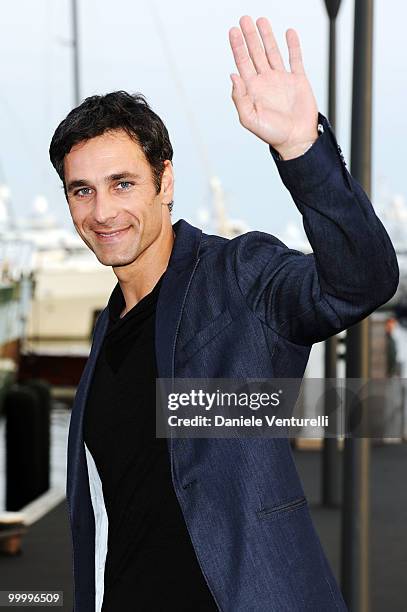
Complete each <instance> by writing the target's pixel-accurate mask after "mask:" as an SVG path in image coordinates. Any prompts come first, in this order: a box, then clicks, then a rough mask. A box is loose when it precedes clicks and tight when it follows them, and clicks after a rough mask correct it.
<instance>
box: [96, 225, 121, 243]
mask: <svg viewBox="0 0 407 612" xmlns="http://www.w3.org/2000/svg"><path fill="white" fill-rule="evenodd" d="M129 229H130V226H129V227H124V228H123V229H120V230H113V231H110V232H96V231H95V234H96V236H97V239H98V241H100V242H116V241H117V240H120V239H121V238H122V237H123V236H124V234H125V233H126V232H127V231H128V230H129Z"/></svg>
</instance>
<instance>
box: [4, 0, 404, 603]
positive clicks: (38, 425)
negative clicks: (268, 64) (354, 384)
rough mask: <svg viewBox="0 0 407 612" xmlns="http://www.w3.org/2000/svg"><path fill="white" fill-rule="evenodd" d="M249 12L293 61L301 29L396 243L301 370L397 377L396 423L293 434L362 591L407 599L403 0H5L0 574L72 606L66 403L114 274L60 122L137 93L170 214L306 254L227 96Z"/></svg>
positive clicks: (336, 123)
mask: <svg viewBox="0 0 407 612" xmlns="http://www.w3.org/2000/svg"><path fill="white" fill-rule="evenodd" d="M247 13H249V14H251V15H252V17H253V18H257V17H259V16H267V17H268V18H269V19H270V20H271V23H272V26H273V29H274V32H275V35H276V38H277V41H278V43H279V45H280V49H281V50H282V53H283V56H284V58H286V65H287V66H288V54H287V48H286V42H285V31H286V30H287V29H288V28H289V27H292V28H295V29H296V30H297V31H298V33H299V35H300V39H301V44H302V50H303V57H304V63H305V68H306V71H307V74H308V78H309V80H310V82H311V84H312V86H313V89H314V92H315V95H316V98H317V101H318V105H319V110H320V112H322V113H323V114H324V115H326V116H328V117H329V119H330V120H331V123H332V125H333V127H334V129H335V132H336V136H337V139H338V142H339V143H340V145H341V148H342V151H343V154H344V156H345V159H346V160H347V162H348V167H351V168H352V173H353V174H354V176H355V177H356V178H358V180H360V182H361V183H362V184H363V186H364V187H365V189H366V191H367V192H368V193H369V194H370V196H371V200H372V202H373V205H374V207H375V210H376V212H377V214H378V215H379V217H380V218H381V220H382V222H383V224H384V225H385V227H386V229H387V231H388V233H389V234H390V236H391V238H392V240H393V244H394V246H395V248H396V251H397V254H398V260H399V266H400V271H401V279H400V286H399V289H398V291H397V293H396V295H395V296H394V298H392V300H391V301H390V302H389V303H388V304H386V305H384V306H383V307H381V308H380V309H379V311H377V312H376V313H374V314H373V315H371V317H369V321H366V324H367V327H366V326H365V327H363V326H361V327H360V328H359V329H358V330H356V332H355V330H353V332H352V333H350V332H348V333H345V332H344V333H342V334H340V336H339V337H338V338H335V339H334V340H333V341H332V342H330V343H319V344H316V345H314V347H313V349H312V351H311V357H310V361H309V364H308V367H307V371H306V376H307V377H309V378H335V377H344V376H353V377H361V376H366V375H368V376H371V377H374V378H388V379H391V381H392V384H393V388H394V395H392V396H391V398H389V403H388V405H387V404H386V405H383V415H384V416H386V419H384V420H383V423H384V421H386V423H388V422H389V418H390V416H391V418H392V419H393V421H392V429H391V432H389V431H387V430H386V426H385V425H383V424H382V425H381V424H380V423H379V430H378V434H377V438H375V439H374V440H369V441H367V442H366V441H357V442H356V443H355V445H354V446H351V445H348V446H347V444H346V443H344V441H343V440H336V439H335V440H334V444H332V442H327V441H326V440H325V441H324V440H323V439H322V438H320V439H315V440H310V439H301V438H300V439H298V440H296V441H294V442H293V449H294V453H295V457H296V460H297V465H298V469H299V471H300V473H301V476H302V478H303V481H304V486H305V488H306V492H307V495H308V499H309V501H310V504H311V508H312V512H313V517H314V521H315V525H316V528H317V530H318V532H319V534H320V536H321V539H322V542H323V545H324V547H325V550H326V552H327V555H328V557H329V559H330V561H331V563H332V566H333V568H334V571H335V573H336V575H337V578H338V580H339V581H340V582H341V584H342V587H343V590H344V593H345V596H346V600H347V603H348V605H349V608H350V609H351V610H352V612H353V611H358V612H359V611H360V612H365V611H367V610H372V611H374V612H379V611H382V610H385V609H386V610H387V609H391V610H392V611H400V612H401V611H402V610H407V593H406V589H405V584H404V582H405V581H404V575H405V573H406V570H407V533H406V530H405V521H406V518H407V514H406V512H407V492H406V487H405V485H404V481H405V473H406V459H407V450H406V444H405V441H406V436H407V433H406V432H407V425H406V418H405V416H406V402H405V396H404V395H403V390H404V386H403V381H404V379H405V378H406V377H407V370H406V368H407V342H406V338H407V203H406V201H407V200H406V198H407V187H406V183H405V182H404V181H405V176H404V175H405V168H404V165H405V150H404V149H405V147H404V143H405V141H406V140H407V119H406V118H405V112H404V111H403V108H405V107H404V104H405V99H406V97H407V80H406V78H405V65H404V63H405V58H404V55H405V54H403V53H402V49H403V41H404V37H405V27H404V24H405V21H406V18H407V8H406V6H405V4H404V3H403V2H401V1H400V0H388V1H387V2H376V3H374V10H373V0H370V1H367V0H365V1H363V0H342V2H340V1H339V0H337V1H333V2H328V1H327V2H324V1H323V0H308V1H307V2H300V1H299V0H285V1H284V2H282V3H281V2H275V1H268V2H266V1H263V0H251V2H250V3H249V4H248V3H247V2H243V0H234V2H231V1H229V0H224V1H223V2H221V3H220V2H215V1H214V0H207V1H206V2H205V3H189V4H186V3H185V2H181V1H180V0H174V1H173V2H171V3H161V2H158V0H157V1H152V0H148V1H147V2H143V3H137V2H132V1H130V0H116V2H115V3H114V8H113V9H112V5H111V3H108V2H107V1H106V0H97V1H96V0H36V2H35V3H34V2H31V1H29V0H20V2H18V3H17V2H15V3H2V11H1V22H0V54H1V58H2V60H1V61H0V551H1V552H0V590H6V589H17V588H18V589H20V590H21V589H35V590H40V589H45V588H48V589H53V590H58V591H63V592H64V609H66V610H71V609H72V576H71V572H72V564H71V540H70V534H69V525H68V522H67V521H68V519H67V510H66V502H65V478H66V443H67V434H68V426H69V419H70V410H71V406H72V401H73V397H74V394H75V389H76V385H77V383H78V380H79V377H80V374H81V372H82V369H83V367H84V364H85V362H86V358H87V356H88V354H89V348H90V341H91V336H92V331H93V326H94V322H95V319H96V317H97V315H98V313H99V312H100V311H101V310H102V309H103V308H104V306H105V305H106V302H107V300H108V297H109V295H110V293H111V291H112V289H113V287H114V285H115V283H116V277H115V276H114V274H113V272H112V270H111V268H105V267H103V266H102V265H101V264H100V263H99V262H98V261H97V260H96V258H95V257H94V255H93V254H92V253H91V252H90V251H89V250H88V249H87V247H86V246H85V245H84V243H82V241H81V239H80V238H79V236H77V234H76V233H75V230H74V228H73V226H72V223H71V219H70V215H69V211H68V206H67V203H66V201H65V197H64V193H63V190H62V185H61V183H60V181H59V178H58V177H57V175H56V173H55V171H54V169H53V168H52V166H51V164H50V162H49V157H48V148H49V143H50V140H51V138H52V135H53V132H54V130H55V128H56V126H57V125H58V124H59V122H60V121H61V120H62V119H63V118H64V117H65V115H66V114H67V113H68V112H69V110H70V109H71V108H72V107H74V106H75V105H77V104H78V103H79V102H80V101H81V100H82V99H84V98H85V97H87V96H89V95H93V94H96V93H97V94H100V93H107V92H109V91H113V90H118V89H124V90H127V91H129V92H141V93H143V94H144V95H145V96H146V98H147V100H148V102H149V103H150V104H151V106H152V108H153V109H154V110H155V111H156V112H157V113H158V114H159V115H160V116H161V118H162V119H163V121H164V123H165V124H166V125H167V127H168V130H169V133H170V137H171V140H172V144H173V147H174V169H175V178H176V190H175V198H174V208H173V213H172V216H173V220H174V222H175V221H176V220H177V219H179V218H184V219H186V220H187V221H188V222H190V223H192V224H194V225H197V226H199V227H201V228H202V229H203V230H204V231H205V232H207V233H216V234H220V235H223V236H227V237H231V238H232V237H234V236H237V235H239V234H241V233H243V232H245V231H248V230H252V229H256V230H262V231H266V232H269V233H271V234H274V235H276V236H277V237H278V238H280V239H281V240H282V241H283V242H285V244H287V245H288V246H290V247H292V248H296V249H299V250H302V251H304V252H309V251H310V246H309V243H308V241H307V239H306V236H305V233H304V230H303V227H302V221H301V216H300V214H299V212H298V210H297V209H296V207H295V205H294V203H293V201H292V199H291V196H290V194H289V193H288V192H287V191H286V189H285V188H284V186H283V185H282V183H281V181H280V178H279V175H278V172H277V170H276V168H275V165H274V162H273V160H272V158H271V156H270V153H269V151H268V147H267V145H265V143H263V142H261V141H260V140H258V139H256V138H255V137H254V136H253V135H252V134H250V133H249V132H247V131H246V130H244V129H243V128H242V127H241V126H240V124H239V122H238V118H237V113H236V110H235V107H234V105H233V102H232V100H231V81H230V78H229V74H230V73H231V72H234V71H235V70H236V69H235V66H234V62H233V58H232V54H231V50H230V47H229V41H228V30H229V28H230V27H232V26H233V25H238V20H239V18H240V16H241V15H244V14H247ZM329 15H330V18H329ZM355 17H356V19H355ZM355 24H356V25H355ZM335 33H336V34H335ZM335 35H336V41H335ZM330 41H331V45H330ZM334 43H335V44H334ZM334 48H335V49H336V57H335V56H334V53H333V49H334ZM330 49H331V50H330ZM369 58H370V60H369ZM355 59H357V61H356V62H355ZM329 84H330V85H329ZM361 88H362V89H361ZM351 164H352V166H351ZM361 168H363V170H361ZM243 169H244V171H242V170H243ZM352 334H353V335H352ZM362 346H363V350H362V351H361V350H360V348H361V347H362ZM360 353H363V354H365V355H368V360H366V359H365V358H364V357H363V356H362V357H360ZM389 415H390V416H389ZM394 423H396V425H394ZM380 427H381V429H380ZM401 483H403V484H401Z"/></svg>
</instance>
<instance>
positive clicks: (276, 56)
mask: <svg viewBox="0 0 407 612" xmlns="http://www.w3.org/2000/svg"><path fill="white" fill-rule="evenodd" d="M239 24H240V28H241V30H240V29H239V28H237V27H235V28H231V29H230V30H229V40H230V45H231V47H232V52H233V57H234V59H235V62H236V66H237V69H238V71H239V74H240V76H241V77H242V78H243V79H244V80H246V79H249V78H250V77H252V76H255V75H256V74H262V73H263V74H264V73H266V72H268V71H270V70H271V69H272V70H285V66H284V61H283V58H282V56H281V53H280V49H279V48H278V45H277V42H276V39H275V37H274V34H273V30H272V29H271V25H270V22H269V20H268V19H266V17H259V19H257V21H256V25H257V29H256V27H255V25H254V23H253V20H252V18H251V17H249V16H247V15H245V16H244V17H241V18H240V20H239ZM258 33H260V37H261V38H260V37H259V34H258ZM286 40H287V46H288V56H289V63H290V68H291V72H293V73H297V74H304V72H305V71H304V66H303V61H302V52H301V45H300V39H299V37H298V34H297V32H296V31H295V30H293V29H291V28H290V29H289V30H287V32H286Z"/></svg>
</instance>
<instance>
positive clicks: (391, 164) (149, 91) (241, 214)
mask: <svg viewBox="0 0 407 612" xmlns="http://www.w3.org/2000/svg"><path fill="white" fill-rule="evenodd" d="M78 4H79V23H80V29H79V50H80V67H81V70H80V83H81V98H82V99H83V98H85V97H86V96H89V95H93V94H95V93H99V94H100V93H107V92H108V91H113V90H117V89H124V90H127V91H130V92H141V93H143V94H144V95H145V96H146V98H147V100H148V101H149V103H150V104H151V106H152V107H153V109H154V110H155V111H156V112H157V113H158V114H159V115H160V116H161V118H162V119H163V121H164V123H165V124H166V125H167V128H168V130H169V133H170V137H171V141H172V144H173V148H174V160H173V161H174V171H175V180H176V188H175V198H174V202H175V204H174V210H173V219H174V221H176V220H177V219H179V218H181V217H182V218H184V219H186V220H188V221H189V222H191V223H193V224H194V225H198V226H201V227H204V225H203V223H204V222H203V217H202V213H201V212H200V211H201V210H202V209H207V210H209V211H212V209H213V206H212V197H211V190H210V186H209V178H210V176H213V175H216V176H217V177H219V179H220V181H221V184H222V187H223V190H224V192H225V202H226V208H227V212H228V215H229V216H230V217H231V218H238V219H243V220H244V221H245V222H246V224H247V225H248V227H249V228H250V229H258V230H262V231H267V232H269V233H272V234H274V235H277V236H280V237H281V236H282V234H283V233H284V231H285V228H286V227H287V224H290V223H295V224H300V223H301V215H300V214H299V212H298V210H297V209H296V207H295V204H294V202H293V200H292V198H291V196H290V194H289V193H288V191H287V190H286V189H285V187H284V186H283V185H282V183H281V180H280V178H279V175H278V172H277V169H276V167H275V165H274V162H273V160H272V158H271V156H270V153H269V151H268V147H267V145H266V144H265V143H264V142H262V141H261V140H259V139H258V138H256V137H255V136H254V135H253V134H251V133H250V132H248V131H247V130H245V129H244V128H243V127H242V126H241V125H240V123H239V121H238V117H237V112H236V109H235V107H234V104H233V102H232V99H231V81H230V77H229V75H230V73H231V72H235V71H236V68H235V66H234V62H233V57H232V53H231V49H230V46H229V41H228V30H229V28H230V27H232V26H233V25H238V20H239V17H240V16H242V15H244V14H250V15H251V16H252V17H253V18H254V19H256V18H257V17H260V16H266V17H268V18H269V19H270V21H271V23H272V26H273V29H274V32H275V34H276V37H277V42H278V44H279V46H280V49H281V50H282V53H283V56H284V57H285V58H286V60H287V57H288V55H287V48H286V42H285V31H286V30H287V29H288V28H290V27H293V28H295V29H296V30H297V32H298V33H299V36H300V39H301V44H302V51H303V58H304V65H305V69H306V73H307V75H308V78H309V80H310V83H311V85H312V88H313V90H314V93H315V96H316V99H317V102H318V108H319V110H320V112H322V113H323V114H325V115H326V114H327V77H328V74H327V70H328V19H327V16H326V9H325V4H324V2H323V0H307V1H306V2H304V1H303V0H284V2H276V1H274V0H267V1H263V0H250V2H248V0H245V1H243V0H233V2H232V1H231V0H222V1H221V2H219V0H216V1H215V0H205V2H197V3H192V2H191V3H186V2H185V0H172V1H171V2H166V3H163V2H159V1H158V0H155V2H152V0H147V1H145V2H142V3H138V2H135V1H134V0H115V2H114V3H113V4H112V3H111V2H108V1H107V0H78ZM70 8H71V2H70V0H35V2H32V0H19V2H14V3H10V2H7V3H6V2H2V6H1V9H2V11H1V21H0V57H1V60H0V182H1V183H3V184H7V186H8V187H9V189H10V194H11V201H10V203H11V205H12V207H13V211H14V213H15V214H16V215H18V216H21V215H28V214H30V213H31V212H32V210H33V202H34V200H35V198H36V197H38V196H44V197H45V198H46V199H47V200H48V203H49V210H50V212H51V213H52V214H54V215H55V216H56V218H57V219H58V220H59V222H60V223H61V224H63V225H65V226H67V227H72V223H71V220H70V216H69V211H68V207H67V203H66V201H65V198H64V195H63V191H62V187H61V183H60V180H59V179H58V177H57V175H56V173H55V171H54V169H53V168H52V166H51V164H50V162H49V157H48V148H49V142H50V140H51V138H52V134H53V132H54V130H55V128H56V126H57V125H58V123H59V122H60V121H61V120H62V119H63V118H64V117H65V115H66V114H67V113H68V112H69V110H70V109H71V108H72V107H73V106H74V94H73V78H72V65H73V64H72V49H71V40H72V32H71V21H70ZM353 11H354V2H353V1H352V0H342V4H341V8H340V12H339V16H338V22H337V45H338V46H337V49H338V51H337V53H338V58H337V62H338V74H337V77H338V85H337V90H338V100H337V104H338V106H337V126H336V135H337V139H338V142H339V144H340V145H341V148H342V150H343V153H344V155H345V158H346V160H347V162H348V167H349V162H350V129H351V95H352V91H351V87H352V52H353ZM406 17H407V7H406V5H405V4H404V3H403V2H401V0H386V2H384V1H383V0H380V1H378V2H376V3H375V15H374V86H373V160H372V161H373V163H372V194H371V196H372V201H373V203H374V205H375V207H376V209H380V207H381V206H382V204H383V202H384V201H385V200H386V198H388V197H389V196H390V195H391V194H395V193H398V194H401V195H402V196H404V197H405V196H406V195H407V188H406V184H405V181H404V175H405V145H404V143H405V142H406V140H407V119H406V117H405V114H404V112H403V109H404V106H405V99H406V94H407V79H406V71H405V54H404V53H403V52H402V50H403V39H404V37H405V25H404V24H405V22H406ZM286 66H288V61H286Z"/></svg>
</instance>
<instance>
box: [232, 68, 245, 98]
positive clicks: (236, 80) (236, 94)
mask: <svg viewBox="0 0 407 612" xmlns="http://www.w3.org/2000/svg"><path fill="white" fill-rule="evenodd" d="M230 78H231V80H232V85H233V87H232V98H242V97H243V96H245V95H246V86H245V84H244V81H243V79H242V77H241V76H239V75H238V74H231V75H230Z"/></svg>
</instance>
